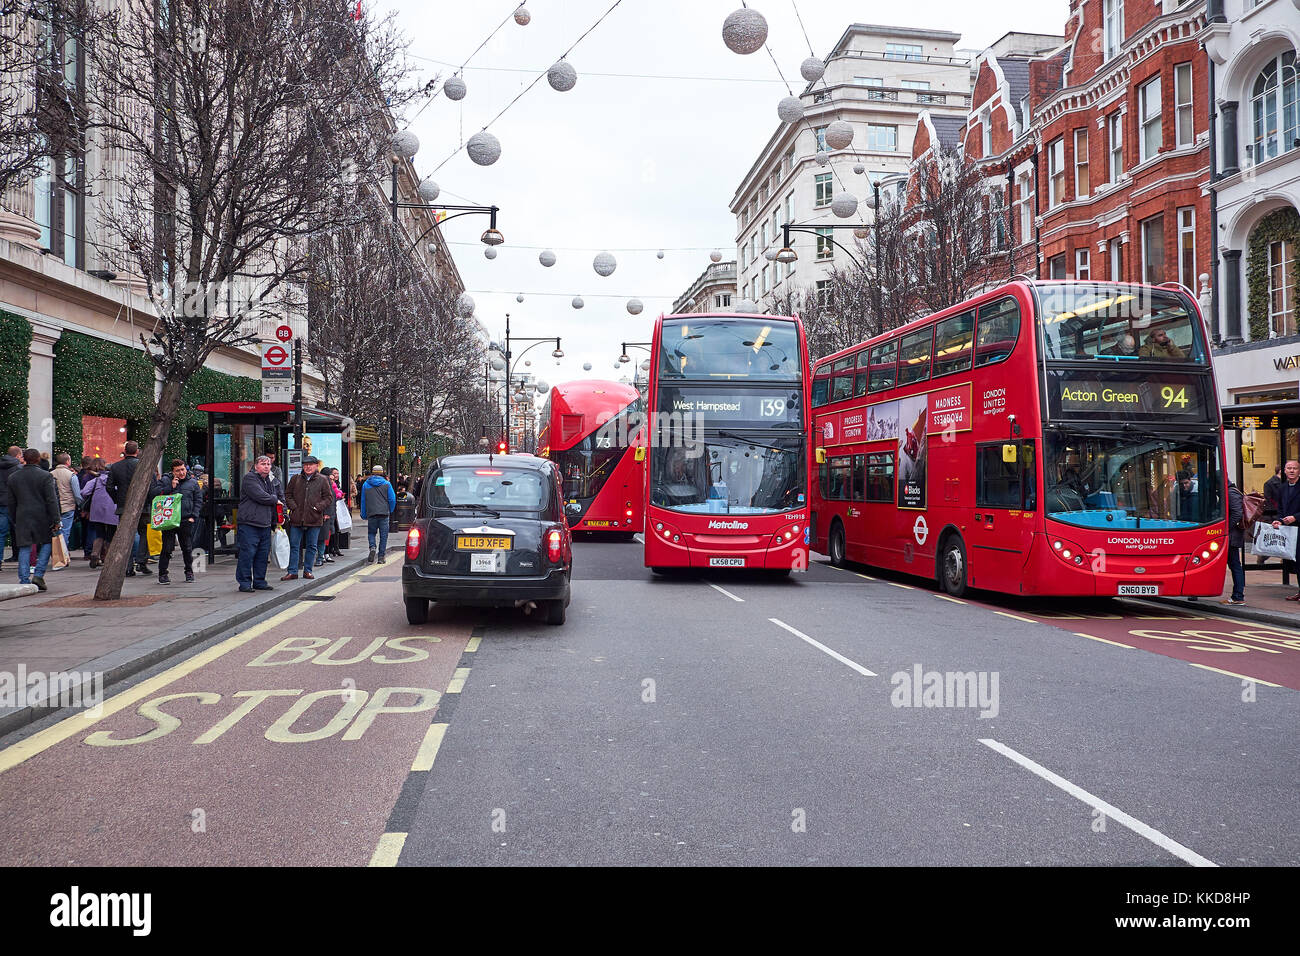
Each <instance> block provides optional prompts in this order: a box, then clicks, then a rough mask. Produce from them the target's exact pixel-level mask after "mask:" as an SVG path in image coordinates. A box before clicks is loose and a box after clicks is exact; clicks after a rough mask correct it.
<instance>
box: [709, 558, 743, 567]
mask: <svg viewBox="0 0 1300 956" xmlns="http://www.w3.org/2000/svg"><path fill="white" fill-rule="evenodd" d="M744 566H745V559H744V558H709V567H711V568H743V567H744Z"/></svg>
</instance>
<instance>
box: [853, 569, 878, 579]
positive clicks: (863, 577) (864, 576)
mask: <svg viewBox="0 0 1300 956" xmlns="http://www.w3.org/2000/svg"><path fill="white" fill-rule="evenodd" d="M853 573H854V574H857V575H858V577H860V578H862V579H863V580H864V581H874V580H876V579H875V578H873V577H872V576H871V575H869V574H860V573H858V572H857V571H854V572H853Z"/></svg>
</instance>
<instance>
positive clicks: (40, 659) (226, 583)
mask: <svg viewBox="0 0 1300 956" xmlns="http://www.w3.org/2000/svg"><path fill="white" fill-rule="evenodd" d="M363 543H364V542H363ZM391 544H392V542H391V539H390V557H389V560H390V561H391V560H392V554H393V549H392V546H391ZM367 553H368V551H367V549H366V548H364V547H357V546H355V544H354V546H353V547H352V548H351V549H349V550H348V551H344V552H343V556H342V557H339V558H335V559H334V563H332V564H327V565H325V566H324V568H322V569H320V571H318V572H317V573H316V579H315V580H313V581H306V580H303V579H302V578H299V579H298V580H297V581H293V582H284V583H281V581H280V580H279V579H280V575H281V574H282V573H283V572H282V571H280V570H279V569H278V568H276V566H275V560H274V558H272V560H271V564H270V567H269V568H268V570H267V581H268V583H270V584H271V586H272V588H273V590H270V591H257V592H255V593H253V594H246V593H241V592H240V591H239V590H238V586H237V585H236V583H235V559H234V557H233V556H222V557H219V558H218V559H217V561H216V562H215V563H208V564H207V565H206V567H205V569H204V570H202V571H199V565H197V564H196V568H195V581H194V583H193V584H186V583H185V568H184V564H183V562H182V561H181V559H180V554H179V553H176V554H174V555H173V559H172V564H171V567H170V568H169V574H170V577H171V581H172V583H171V584H170V585H162V584H159V583H158V574H157V565H156V564H151V565H150V573H149V574H147V575H136V576H135V577H130V578H126V579H125V580H124V582H123V587H122V598H121V599H120V600H118V601H112V602H98V601H94V600H93V595H94V591H95V584H96V582H97V581H98V579H99V572H98V571H97V570H96V571H92V570H91V569H90V566H89V563H88V562H87V561H85V560H84V559H83V558H82V557H81V556H80V555H81V552H80V551H77V552H75V556H74V557H73V560H72V564H71V565H69V566H68V567H67V568H64V569H62V570H60V571H51V572H47V573H46V575H45V582H46V585H47V586H48V588H49V590H47V591H45V592H44V593H41V592H38V591H36V590H35V588H34V587H33V588H32V589H31V592H30V593H27V594H25V595H20V596H16V597H14V598H13V599H10V600H6V601H4V602H3V603H0V735H4V734H6V733H9V732H11V731H13V730H15V729H17V728H19V727H22V726H24V725H26V724H29V723H31V722H33V721H36V720H39V719H40V718H41V717H43V716H45V715H46V714H47V713H49V708H47V707H44V706H41V705H40V704H41V701H42V700H43V699H45V698H47V697H48V696H50V695H51V694H52V693H57V686H58V685H56V684H54V683H53V682H49V681H48V680H47V682H46V684H45V686H41V685H33V684H30V683H27V681H30V680H31V676H32V675H37V674H40V675H70V679H71V680H72V681H73V682H74V684H77V685H80V684H82V683H83V678H84V681H85V682H89V683H87V684H86V691H85V692H86V693H89V692H90V691H91V690H92V689H93V688H94V687H95V686H96V685H99V686H102V687H108V686H110V685H112V684H114V683H117V682H119V681H121V680H123V679H125V678H127V677H130V676H132V675H133V674H136V673H138V672H139V671H141V670H143V669H145V668H147V667H149V666H151V665H153V664H155V663H157V662H158V661H161V660H163V659H165V658H167V657H170V656H172V655H174V654H177V653H179V652H180V651H183V650H185V649H186V648H189V647H192V646H193V645H195V644H197V643H199V642H201V641H204V640H206V639H208V638H210V637H212V636H213V635H216V634H219V633H221V632H222V631H225V630H227V629H229V628H232V627H235V626H237V625H239V624H242V623H244V622H246V621H251V620H253V619H255V618H258V617H261V616H263V615H265V614H267V613H269V612H271V611H273V610H276V609H278V608H280V607H282V606H283V605H285V604H287V603H289V602H291V601H293V600H296V599H298V598H301V597H302V596H303V595H304V594H309V593H311V592H313V591H316V590H318V589H320V588H322V587H324V586H326V585H327V584H329V583H330V582H331V581H333V580H335V579H337V578H338V577H339V576H340V575H342V574H346V573H348V572H351V571H353V570H355V569H356V568H357V567H358V566H360V565H361V564H363V563H364V562H365V559H366V555H367ZM155 560H156V559H155ZM11 576H12V577H11ZM0 585H2V586H4V587H5V588H6V589H9V586H10V585H13V586H16V585H17V570H16V569H15V566H14V564H13V562H12V561H7V562H6V563H5V570H4V572H3V578H0ZM6 675H15V676H12V677H10V680H12V681H13V682H14V686H17V685H19V684H22V685H24V686H27V687H29V688H30V692H29V694H28V695H25V696H24V697H23V699H21V700H17V701H14V702H13V704H14V705H11V700H12V698H11V699H10V700H6V699H5V698H6V697H7V696H9V695H6V694H4V693H3V690H4V679H5V677H6ZM19 677H23V678H27V681H24V680H19V679H18V678H19Z"/></svg>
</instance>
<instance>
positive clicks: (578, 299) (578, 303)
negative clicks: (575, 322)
mask: <svg viewBox="0 0 1300 956" xmlns="http://www.w3.org/2000/svg"><path fill="white" fill-rule="evenodd" d="M586 304H587V303H585V302H583V301H582V296H580V295H575V296H574V297H573V307H574V308H575V309H581V308H582V307H583V306H584V305H586Z"/></svg>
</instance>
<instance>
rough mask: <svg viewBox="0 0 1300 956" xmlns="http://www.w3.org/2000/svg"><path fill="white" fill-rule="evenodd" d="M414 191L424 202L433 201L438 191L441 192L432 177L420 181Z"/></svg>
mask: <svg viewBox="0 0 1300 956" xmlns="http://www.w3.org/2000/svg"><path fill="white" fill-rule="evenodd" d="M415 191H416V193H417V194H418V195H419V197H420V198H421V199H423V200H424V201H425V202H433V201H434V200H435V199H437V198H438V193H439V192H441V190H440V189H439V188H438V184H437V183H435V182H434V181H433V180H432V179H426V180H424V181H423V182H421V183H420V185H419V187H418V188H417V189H416V190H415Z"/></svg>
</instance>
